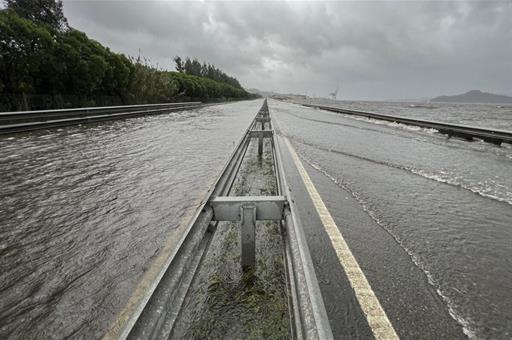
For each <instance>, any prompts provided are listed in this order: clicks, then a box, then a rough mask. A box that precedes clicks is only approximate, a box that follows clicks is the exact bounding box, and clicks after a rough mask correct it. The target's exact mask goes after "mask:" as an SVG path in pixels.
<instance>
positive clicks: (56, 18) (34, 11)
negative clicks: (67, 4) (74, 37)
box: [5, 0, 69, 32]
mask: <svg viewBox="0 0 512 340" xmlns="http://www.w3.org/2000/svg"><path fill="white" fill-rule="evenodd" d="M5 3H6V5H7V8H8V9H11V10H13V11H15V12H16V14H18V15H19V16H20V17H22V18H25V19H29V20H31V21H33V22H35V23H36V24H46V25H48V26H50V27H51V28H53V29H55V30H57V31H60V32H62V31H65V30H67V29H68V28H69V26H68V21H67V19H66V17H65V16H64V11H63V9H62V0H5Z"/></svg>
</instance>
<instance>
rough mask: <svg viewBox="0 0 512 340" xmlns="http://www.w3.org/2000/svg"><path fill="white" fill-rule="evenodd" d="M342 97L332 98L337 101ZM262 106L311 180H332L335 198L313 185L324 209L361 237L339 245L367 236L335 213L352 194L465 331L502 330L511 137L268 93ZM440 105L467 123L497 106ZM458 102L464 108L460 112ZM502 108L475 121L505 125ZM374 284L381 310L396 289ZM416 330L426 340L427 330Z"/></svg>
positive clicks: (489, 334) (507, 302)
mask: <svg viewBox="0 0 512 340" xmlns="http://www.w3.org/2000/svg"><path fill="white" fill-rule="evenodd" d="M324 104H325V102H324ZM343 104H344V103H343V102H338V103H337V105H336V106H338V107H346V106H344V105H343ZM357 105H358V109H360V110H366V111H372V112H377V113H387V114H390V113H393V112H390V111H386V109H385V107H389V106H387V104H382V107H383V109H382V110H380V109H379V103H370V104H365V103H358V104H357ZM396 105H398V104H396ZM271 106H273V107H274V111H273V113H274V115H275V117H276V120H277V122H278V123H279V127H280V132H279V133H280V134H282V135H284V136H287V137H288V138H289V139H290V140H291V142H292V143H293V145H294V147H295V148H296V149H297V151H298V153H299V155H300V157H301V158H302V160H303V161H304V162H305V163H306V164H307V165H308V166H309V167H310V171H311V173H310V174H311V176H312V177H313V181H315V180H316V181H317V182H322V181H325V180H327V181H329V182H330V183H331V186H330V187H331V188H334V187H339V189H340V190H341V192H343V193H344V194H343V196H342V197H340V198H339V201H337V199H338V198H336V196H335V194H334V191H333V190H334V189H329V192H322V191H321V192H320V194H321V195H322V194H323V195H324V196H327V197H332V202H334V203H332V204H333V206H332V207H331V209H330V210H331V213H332V214H333V215H334V216H335V218H338V219H339V221H340V222H339V223H340V229H341V230H342V232H344V233H347V235H348V236H349V237H351V238H354V239H361V240H363V241H361V242H363V243H357V242H355V241H353V242H355V243H353V244H349V246H351V248H352V250H353V251H354V253H355V255H356V257H357V255H358V253H364V248H365V247H368V245H367V244H371V243H370V241H373V240H371V239H368V240H367V241H366V240H365V235H362V233H364V232H363V231H362V230H363V229H362V228H360V226H358V223H357V222H355V223H354V222H351V216H346V215H343V216H341V215H339V213H338V215H336V214H337V210H340V209H341V208H343V205H345V203H344V202H349V200H352V199H353V200H355V201H356V202H357V204H358V205H359V207H360V209H361V210H364V212H365V213H366V214H367V215H368V216H369V217H370V218H371V220H373V223H372V228H379V229H382V230H384V231H385V232H386V233H387V234H389V235H391V237H392V238H393V240H394V242H395V244H396V246H397V247H400V248H401V249H402V250H403V252H405V253H406V254H407V256H408V257H409V258H410V261H411V262H412V263H414V265H415V266H416V267H417V268H419V269H420V270H421V271H422V272H423V273H424V280H425V281H427V282H428V284H429V285H430V286H431V291H432V294H434V295H437V296H438V297H439V298H440V299H441V301H442V304H444V309H445V310H446V313H447V314H449V315H450V316H451V317H452V318H453V319H454V320H456V322H457V323H458V324H459V325H460V327H461V329H462V331H463V333H464V334H465V335H466V336H469V337H470V338H488V339H498V338H499V339H507V338H510V337H512V294H511V287H512V286H511V282H512V262H511V261H512V146H511V145H508V144H503V145H502V146H501V147H499V146H496V145H493V144H489V143H485V142H482V141H473V142H468V141H466V140H463V139H457V138H447V137H446V135H442V134H440V133H438V132H437V131H435V130H429V129H423V128H415V127H410V126H404V125H400V124H395V123H389V122H383V121H378V120H373V119H366V118H360V117H353V116H348V115H342V114H336V113H332V112H327V111H323V110H318V109H313V108H306V107H303V106H300V105H296V104H287V103H280V102H276V101H273V102H272V105H271ZM450 107H451V108H456V109H457V111H454V112H451V113H450V115H448V116H451V117H455V116H457V115H459V117H460V120H459V121H455V122H454V123H467V122H468V121H469V120H471V118H470V117H471V115H475V116H479V117H484V118H482V119H483V120H485V119H486V118H485V117H500V115H501V114H502V113H496V112H497V111H499V109H493V107H492V106H488V105H487V106H486V105H477V106H472V105H459V106H455V105H454V106H449V105H447V106H444V108H443V110H447V109H448V108H450ZM467 107H469V108H470V109H471V113H470V114H468V115H465V114H464V108H467ZM351 108H353V106H352V107H351ZM406 111H407V112H415V113H414V114H412V113H411V114H410V115H408V114H407V112H406ZM477 111H478V112H477ZM430 112H432V111H431V109H419V108H410V109H408V110H407V109H403V110H402V112H400V115H401V116H414V117H418V116H422V117H423V116H425V117H428V116H429V115H430V118H431V117H432V114H431V113H430ZM475 112H477V114H475ZM500 112H501V111H500ZM395 114H396V113H395ZM505 116H506V118H504V119H501V118H497V119H496V120H495V121H492V120H489V119H487V120H486V122H487V124H485V125H486V126H497V127H498V126H499V127H500V128H502V129H506V128H507V126H509V125H507V124H509V123H508V122H510V118H512V116H511V115H510V114H505ZM468 117H469V118H468ZM431 120H433V119H431ZM480 122H482V121H480ZM473 125H475V124H473ZM350 197H351V198H350ZM351 223H353V224H351ZM344 228H345V229H344ZM349 243H350V242H349ZM361 249H363V250H361ZM390 260H391V261H393V259H390ZM369 262H370V264H368V266H371V262H372V261H371V259H370V261H369ZM373 262H375V261H373ZM363 269H364V270H370V269H368V268H364V266H363ZM376 270H379V268H377V269H376ZM370 271H371V270H370ZM370 274H371V273H370ZM408 275H409V274H408V273H407V272H400V271H397V272H391V273H385V276H383V277H382V279H383V280H390V279H392V280H396V281H395V282H401V281H402V280H400V279H399V278H404V279H405V280H406V281H405V282H407V280H408V279H407V276H408ZM380 286H385V285H384V284H383V283H382V281H381V282H380V283H379V282H374V289H377V293H378V295H380V296H381V302H382V303H383V304H384V306H385V309H386V308H387V309H388V310H391V312H392V313H394V311H393V310H392V309H393V308H394V307H396V306H398V305H400V303H399V302H400V301H401V297H400V296H393V295H388V294H389V292H386V291H385V290H384V291H383V290H380ZM333 287H334V286H333ZM402 312H403V311H402ZM405 312H406V311H405ZM439 312H440V313H442V312H441V311H439ZM408 313H409V314H410V313H414V311H409V312H408ZM406 314H407V312H406ZM393 321H394V322H395V323H396V324H397V325H399V324H400V320H396V319H395V320H393ZM441 327H442V326H441ZM407 328H411V329H413V328H414V326H412V327H411V325H409V326H407ZM420 333H421V332H420ZM423 336H425V337H426V338H428V332H427V333H425V334H424V335H423Z"/></svg>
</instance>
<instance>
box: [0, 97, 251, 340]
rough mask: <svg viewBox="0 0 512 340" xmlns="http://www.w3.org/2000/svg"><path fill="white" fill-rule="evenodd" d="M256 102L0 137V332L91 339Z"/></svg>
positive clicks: (161, 245)
mask: <svg viewBox="0 0 512 340" xmlns="http://www.w3.org/2000/svg"><path fill="white" fill-rule="evenodd" d="M260 106H261V100H257V101H251V102H238V103H232V104H226V105H216V106H211V107H206V108H202V109H198V110H190V111H183V112H174V113H170V114H164V115H158V116H145V117H140V118H134V119H126V120H118V121H111V122H103V123H98V124H87V125H83V126H71V127H66V128H62V129H51V130H47V131H36V132H32V133H23V134H16V135H11V136H8V135H6V136H0V155H1V157H0V187H1V188H2V191H1V192H0V201H1V205H0V225H1V227H0V256H1V263H0V338H1V339H63V338H69V337H72V338H82V339H92V338H100V337H101V336H102V335H103V334H104V333H105V331H106V330H107V329H108V327H109V326H110V325H111V324H112V322H113V320H114V319H115V318H116V316H117V315H118V314H119V313H120V311H121V310H122V309H123V307H124V306H125V304H126V302H127V300H128V298H129V297H130V295H131V294H132V293H133V291H134V290H135V289H136V287H137V284H138V282H139V280H141V278H142V277H143V275H144V274H145V273H146V272H148V268H149V267H150V266H152V264H153V263H155V262H157V260H158V259H159V257H160V256H162V255H164V254H163V253H164V252H165V251H169V250H170V249H171V250H172V243H173V241H174V242H175V241H176V239H177V237H178V236H179V235H180V234H181V232H182V229H183V228H184V227H185V226H186V224H187V223H188V222H189V219H190V218H191V214H192V213H193V212H194V211H195V209H196V208H197V207H198V205H199V203H200V200H201V199H202V198H203V197H204V195H205V193H206V191H207V190H208V189H209V187H210V186H211V185H212V184H213V182H214V180H215V178H216V177H217V176H218V174H219V172H220V170H221V169H222V167H223V165H224V163H225V162H226V160H227V158H228V157H229V155H230V153H231V151H232V150H233V149H234V146H235V144H236V142H238V140H239V139H240V138H241V137H242V135H243V132H244V131H245V129H246V128H247V127H248V125H249V123H250V122H251V120H252V119H253V118H254V115H255V114H256V112H257V110H258V109H259V107H260Z"/></svg>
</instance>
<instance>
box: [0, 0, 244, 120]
mask: <svg viewBox="0 0 512 340" xmlns="http://www.w3.org/2000/svg"><path fill="white" fill-rule="evenodd" d="M5 4H6V5H7V9H5V10H3V11H1V12H0V111H13V110H33V109H47V108H67V107H80V106H102V105H122V104H143V103H158V102H173V101H188V100H201V101H224V100H237V99H249V98H252V97H253V95H251V94H249V93H248V92H246V91H245V90H244V89H243V88H242V87H241V86H240V84H239V82H238V81H237V80H236V79H235V78H233V77H229V76H228V75H226V74H225V73H224V72H222V71H221V70H219V69H217V68H215V67H214V66H213V65H206V64H205V63H203V64H199V62H198V61H197V60H196V59H194V60H190V58H187V59H186V60H185V61H184V62H183V63H182V64H183V69H178V70H177V71H176V72H174V71H167V70H162V69H157V68H155V67H153V66H152V65H151V64H150V62H149V61H148V60H146V59H143V58H140V57H138V58H132V57H126V56H125V55H123V54H119V53H114V52H112V51H110V49H109V48H108V47H105V46H103V45H101V44H100V43H99V42H97V41H95V40H92V39H89V38H88V37H87V35H86V34H85V33H83V32H80V31H78V30H75V29H73V28H71V27H69V25H68V22H67V20H66V18H65V17H64V15H63V11H62V2H61V1H55V0H7V1H5ZM175 61H176V60H175ZM197 64H199V66H200V67H199V68H197ZM177 65H178V64H177ZM203 66H204V67H203Z"/></svg>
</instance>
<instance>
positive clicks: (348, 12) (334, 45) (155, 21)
mask: <svg viewBox="0 0 512 340" xmlns="http://www.w3.org/2000/svg"><path fill="white" fill-rule="evenodd" d="M64 10H65V14H66V16H67V17H68V20H69V22H70V24H71V25H72V26H73V27H75V28H77V29H80V30H82V31H84V32H86V33H87V34H88V35H89V36H90V37H91V38H93V39H96V40H98V41H100V42H101V43H103V44H105V45H107V46H109V47H110V48H111V49H112V50H114V51H116V52H122V53H125V54H127V55H131V56H137V55H138V54H139V51H140V54H141V55H142V56H144V57H147V58H148V59H150V60H151V62H152V63H153V64H155V65H157V64H158V65H159V67H163V68H168V69H171V68H172V67H173V63H172V60H171V58H172V57H173V56H175V55H180V56H191V57H197V58H198V59H200V60H205V61H207V62H210V63H213V64H215V65H217V66H218V67H220V68H222V69H223V70H225V71H226V72H227V73H229V74H232V75H234V76H236V77H237V78H238V79H239V80H240V81H241V82H242V84H243V85H244V86H245V87H247V88H251V87H255V88H258V89H262V90H274V91H278V92H294V93H305V92H307V93H309V94H310V95H311V94H314V95H319V96H325V95H327V93H329V92H332V91H333V90H334V89H335V88H336V87H337V86H338V85H339V87H340V90H339V92H340V95H339V97H340V98H342V99H405V98H422V97H431V96H436V95H440V94H456V93H460V92H463V91H467V90H471V89H481V90H485V91H491V92H497V93H504V94H512V81H511V79H512V19H511V18H512V2H511V1H501V2H498V1H468V2H464V1H428V2H425V1H358V2H350V1H341V2H332V1H331V2H290V1H288V2H274V1H266V2H245V1H244V2H174V1H113V0H110V1H90V0H88V1H77V0H64Z"/></svg>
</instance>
